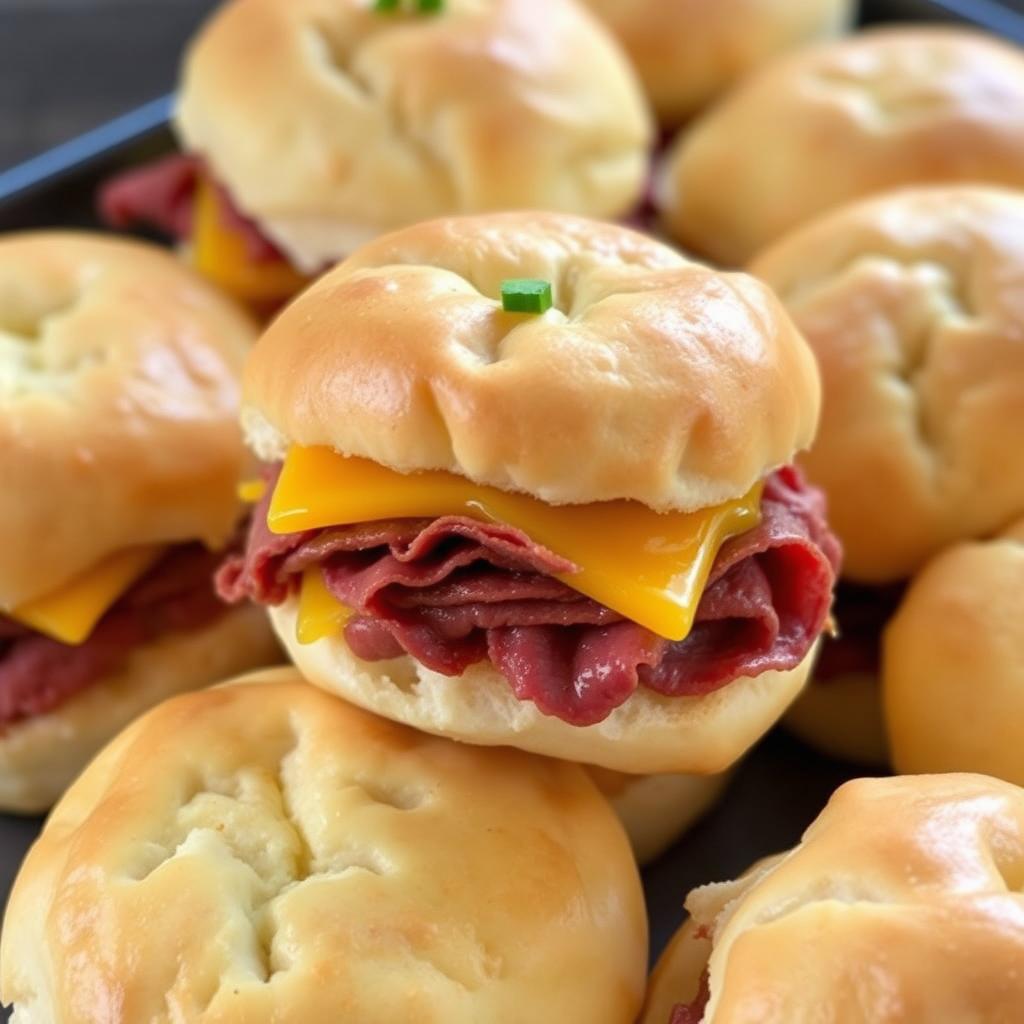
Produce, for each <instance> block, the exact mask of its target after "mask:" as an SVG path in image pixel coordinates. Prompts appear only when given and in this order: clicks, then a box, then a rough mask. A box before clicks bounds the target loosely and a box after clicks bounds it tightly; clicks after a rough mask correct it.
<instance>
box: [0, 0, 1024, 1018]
mask: <svg viewBox="0 0 1024 1024" xmlns="http://www.w3.org/2000/svg"><path fill="white" fill-rule="evenodd" d="M862 10H863V20H864V21H865V22H869V23H871V22H879V21H893V20H928V21H954V22H955V21H959V22H967V23H972V24H975V25H977V26H979V27H982V28H986V29H988V30H990V31H993V32H996V33H999V34H1001V35H1003V36H1006V37H1008V38H1010V39H1013V40H1015V41H1016V42H1018V43H1021V44H1024V0H1016V2H1015V3H1014V4H1012V5H1010V4H1003V3H997V2H994V0H903V2H871V0H865V2H864V3H862ZM172 103H173V97H171V96H165V97H162V98H160V99H157V100H154V101H153V102H151V103H148V104H146V105H145V106H144V107H140V108H139V109H137V110H134V111H132V112H130V113H128V114H126V115H124V116H123V117H119V118H117V119H116V120H114V121H111V122H110V123H108V124H106V125H103V126H102V127H100V128H98V129H96V130H95V131H92V132H89V133H87V134H86V135H83V136H81V137H79V138H77V139H74V140H72V141H71V142H68V143H66V144H64V145H62V146H58V147H57V148H56V149H53V150H50V151H49V152H47V153H44V154H42V155H41V156H39V157H36V158H34V159H32V160H29V161H27V162H26V163H24V164H21V165H19V166H17V167H14V168H12V169H11V170H8V171H5V172H0V231H5V232H6V231H14V230H25V229H30V228H39V227H60V226H64V227H67V226H75V227H88V228H98V227H100V225H99V224H98V223H97V221H96V218H95V214H94V207H93V201H94V196H95V191H96V187H97V185H98V184H99V183H100V182H101V181H102V180H104V179H105V178H107V177H108V176H109V175H110V174H111V173H113V172H114V171H116V170H118V169H121V168H124V167H129V166H132V165H133V164H137V163H139V162H141V161H144V160H147V159H150V158H152V157H154V156H158V155H160V154H163V153H167V152H170V151H171V150H172V149H173V147H174V141H173V138H172V135H171V132H170V130H169V128H168V118H169V115H170V111H171V107H172ZM863 774H865V772H864V771H863V770H862V769H858V768H857V767H856V766H854V765H850V764H844V763H841V762H838V761H833V760H829V759H827V758H824V757H821V756H819V755H818V754H816V753H814V752H813V751H811V750H810V749H809V748H807V747H805V746H804V745H802V744H801V743H799V742H798V741H797V740H795V739H793V738H792V737H790V736H788V735H786V734H785V733H784V732H781V731H779V730H775V731H773V732H772V733H771V734H769V736H768V737H767V738H766V739H765V740H764V741H763V742H762V743H761V744H760V745H759V746H758V747H757V748H756V749H755V750H754V751H753V752H752V753H751V754H750V755H749V756H748V757H747V758H746V760H745V761H744V762H743V763H742V764H741V765H740V766H739V767H738V769H737V770H736V771H735V772H734V774H733V777H732V780H731V782H730V784H729V787H728V789H727V791H726V793H725V796H724V798H723V799H722V800H721V801H720V802H719V804H718V805H717V806H716V808H715V809H714V810H712V811H711V812H710V813H709V814H708V815H707V816H706V817H705V818H704V819H703V820H702V821H701V822H699V823H698V824H697V825H696V826H695V827H694V828H693V829H691V830H690V831H689V832H688V833H687V834H686V835H685V836H684V837H683V839H682V840H681V841H680V842H679V843H677V844H676V846H674V847H673V848H672V849H671V850H669V851H668V852H667V853H666V854H665V855H664V856H663V857H661V858H660V859H659V860H658V861H656V862H655V863H654V864H652V865H650V866H649V867H648V868H647V870H646V871H645V872H644V887H645V891H646V896H647V906H648V911H649V914H650V921H651V956H652V959H653V958H654V957H655V956H656V955H657V954H658V952H659V951H660V950H661V949H662V948H663V946H664V945H665V943H666V942H667V941H668V939H669V938H670V937H671V936H672V934H673V933H674V932H675V930H676V929H677V928H678V926H679V924H680V922H681V921H682V918H683V909H682V901H683V898H684V896H685V895H686V893H687V892H688V891H689V890H690V889H691V888H693V887H694V886H696V885H699V884H701V883H704V882H710V881H717V880H722V879H726V878H732V877H734V876H735V875H737V874H739V873H740V872H741V871H743V870H744V869H745V868H747V867H748V866H749V865H750V864H751V863H752V862H753V861H754V860H756V859H758V858H760V857H762V856H765V855H767V854H770V853H775V852H777V851H779V850H783V849H785V848H787V847H789V846H792V845H793V844H794V843H795V842H797V840H798V839H799V838H800V835H801V833H802V832H803V830H804V829H805V828H806V827H807V825H808V824H810V822H811V821H812V820H813V819H814V818H815V817H816V816H817V814H818V812H819V811H820V810H821V808H822V807H823V806H824V804H825V802H826V801H827V800H828V797H829V795H830V794H831V793H832V791H833V790H834V789H835V788H836V787H837V786H838V785H840V784H841V783H843V782H845V781H846V780H847V779H851V778H854V777H856V776H858V775H863ZM41 823H42V819H38V818H17V817H9V816H3V815H0V896H2V899H3V901H4V902H5V903H6V899H7V893H8V892H9V890H10V886H11V884H12V882H13V880H14V876H15V874H16V872H17V870H18V865H19V864H20V862H21V859H22V857H23V856H24V854H25V851H26V850H27V849H28V847H29V845H30V844H31V842H32V840H33V839H34V837H35V836H36V834H37V833H38V831H39V827H40V825H41ZM6 1019H7V1015H6V1014H5V1013H4V1012H2V1011H0V1021H3V1020H6Z"/></svg>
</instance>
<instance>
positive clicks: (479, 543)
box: [218, 467, 840, 725]
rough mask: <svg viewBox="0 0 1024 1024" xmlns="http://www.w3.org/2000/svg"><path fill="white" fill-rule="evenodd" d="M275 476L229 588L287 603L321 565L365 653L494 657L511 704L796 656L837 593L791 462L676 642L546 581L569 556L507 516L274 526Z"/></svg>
mask: <svg viewBox="0 0 1024 1024" xmlns="http://www.w3.org/2000/svg"><path fill="white" fill-rule="evenodd" d="M277 472H279V469H275V470H274V471H273V472H271V474H270V484H271V487H270V488H268V491H267V495H266V497H265V498H264V501H263V504H262V505H261V506H260V507H259V508H257V510H256V512H255V514H254V516H253V523H252V527H251V531H250V534H249V538H248V543H247V545H246V549H245V552H244V554H243V555H239V556H235V557H232V558H230V559H229V560H228V561H227V562H226V563H225V565H224V566H223V567H222V569H221V572H220V573H219V575H218V586H219V588H220V592H221V594H222V596H223V597H225V599H227V600H230V601H239V600H243V599H245V598H247V597H248V598H252V599H254V600H256V601H259V602H261V603H263V604H280V603H281V602H282V601H284V600H285V599H286V598H287V597H288V596H289V595H290V594H291V593H293V592H294V591H295V589H296V588H297V587H298V584H299V580H300V577H301V574H302V572H303V571H304V570H305V569H306V568H308V567H310V566H319V567H320V569H321V570H322V572H323V576H324V580H325V582H326V584H327V586H328V588H329V589H330V590H331V592H332V593H333V594H334V595H335V596H336V597H337V598H338V600H339V601H341V602H342V603H343V604H344V605H345V606H346V607H348V608H350V609H351V610H352V612H353V617H352V618H351V619H350V620H349V622H348V623H347V625H346V626H345V640H346V642H347V643H348V645H349V647H350V648H351V649H352V651H353V652H354V653H355V654H356V655H358V656H359V657H360V658H363V659H364V660H366V661H379V660H382V659H387V658H394V657H397V656H399V655H401V654H409V655H411V656H412V657H413V658H415V659H416V660H417V661H419V662H421V663H422V664H423V665H426V666H427V667H428V668H430V669H433V670H434V671H436V672H440V673H443V674H444V675H449V676H455V675H459V674H460V673H462V672H463V671H464V670H465V669H466V668H467V667H468V666H470V665H472V664H474V663H476V662H479V661H483V660H485V659H489V660H490V661H491V662H492V663H493V664H494V665H495V666H496V667H497V668H498V669H499V670H500V671H501V673H502V674H503V675H504V676H505V678H506V679H507V680H508V682H509V685H510V686H511V687H512V690H513V692H514V693H515V694H516V696H517V697H519V699H520V700H529V701H533V703H534V704H536V705H537V707H538V708H539V709H540V710H541V711H543V712H544V713H545V714H548V715H554V716H556V717H558V718H561V719H563V720H564V721H567V722H571V723H572V724H574V725H590V724H593V723H596V722H600V721H602V720H603V719H605V718H606V717H607V716H608V715H609V714H610V713H611V712H612V711H613V710H614V709H615V708H617V707H618V706H619V705H621V704H622V703H623V702H624V701H626V700H627V699H628V698H629V696H630V695H631V694H632V693H633V692H634V691H635V690H636V688H637V687H638V686H645V687H647V688H649V689H651V690H654V691H656V692H657V693H661V694H664V695H666V696H670V697H674V696H692V695H700V694H706V693H709V692H711V691H712V690H716V689H718V688H719V687H721V686H724V685H726V684H727V683H729V682H731V681H732V680H734V679H737V678H739V677H741V676H754V675H758V674H760V673H761V672H765V671H768V670H771V669H779V670H785V669H791V668H794V667H795V666H796V665H798V664H799V663H800V662H801V661H802V660H803V659H804V657H805V656H806V655H807V652H808V651H809V650H810V647H811V645H812V644H813V643H814V640H815V639H816V637H817V636H818V635H819V633H820V632H821V629H822V627H823V625H824V623H825V619H826V617H827V616H828V612H829V607H830V604H831V600H832V585H833V582H834V578H835V572H836V569H837V567H838V563H839V557H840V550H839V544H838V542H837V541H836V539H835V537H834V536H833V535H832V534H831V533H830V532H829V530H828V527H827V526H826V524H825V519H824V501H823V498H822V496H821V494H820V492H819V491H817V490H815V489H814V488H812V487H809V486H807V484H806V483H805V482H804V480H803V479H802V477H801V475H800V474H799V472H798V471H797V470H796V469H794V468H791V467H790V468H786V469H782V470H780V471H778V472H777V473H774V474H773V475H772V476H771V477H769V479H768V480H767V482H766V484H765V489H764V496H763V498H762V503H761V523H760V525H759V526H757V527H756V528H755V529H753V530H750V531H748V532H747V533H745V534H743V535H742V536H740V537H736V538H734V539H733V540H731V541H729V542H727V543H726V544H725V545H724V546H723V547H722V549H721V551H720V552H719V554H718V557H717V559H716V560H715V563H714V566H713V568H712V571H711V575H710V578H709V580H708V584H707V587H706V589H705V591H704V595H703V597H702V598H701V601H700V605H699V607H698V609H697V616H696V623H695V625H694V628H693V630H692V631H691V633H690V635H689V636H688V637H687V638H686V639H685V640H682V641H680V642H678V643H673V642H670V641H667V640H664V639H662V638H661V637H659V636H657V635H655V634H654V633H652V632H651V631H650V630H648V629H646V628H644V627H643V626H640V625H638V624H637V623H635V622H632V621H630V620H628V619H625V618H624V617H623V616H622V615H620V614H618V613H617V612H614V611H612V610H611V609H610V608H607V607H605V606H604V605H601V604H599V603H597V602H596V601H593V600H591V599H590V598H588V597H585V596H584V595H582V594H580V593H578V592H577V591H575V590H573V589H572V588H571V587H569V586H568V585H567V584H565V583H563V582H561V581H560V580H558V579H556V578H554V574H555V573H560V574H567V573H572V572H573V571H574V570H575V568H576V567H575V566H574V565H572V563H569V562H567V561H566V560H565V559H563V558H560V557H559V556H558V555H556V554H554V553H553V552H551V551H549V550H547V549H546V548H544V547H543V546H541V545H539V544H536V543H534V542H533V541H531V540H530V538H529V537H528V536H527V535H526V534H524V533H523V532H521V531H520V530H516V529H514V528H512V527H509V526H501V525H496V524H490V523H481V522H477V521H475V520H472V519H468V518H464V517H460V516H445V517H442V518H439V519H433V520H430V519H399V520H392V521H382V522H370V523H360V524H358V525H354V526H345V527H336V528H331V529H323V530H314V531H308V532H305V533H294V534H286V535H275V534H272V533H270V531H269V530H268V529H267V526H266V511H267V505H268V503H269V500H270V493H271V491H272V485H273V482H274V480H275V479H276V474H277Z"/></svg>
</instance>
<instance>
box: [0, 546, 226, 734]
mask: <svg viewBox="0 0 1024 1024" xmlns="http://www.w3.org/2000/svg"><path fill="white" fill-rule="evenodd" d="M221 558H223V555H222V554H218V553H215V552H211V551H208V550H207V549H206V548H205V547H204V546H203V545H202V544H198V543H194V544H181V545H177V546H175V547H171V548H169V549H168V550H167V551H166V553H165V554H164V555H163V556H162V557H161V558H160V559H159V560H158V561H157V562H156V563H155V564H154V565H153V566H152V567H151V568H150V569H149V570H148V571H147V572H146V573H145V574H144V575H142V576H141V577H140V578H139V579H138V580H137V581H136V582H135V583H134V584H133V585H132V586H131V587H129V588H128V590H127V591H125V593H124V594H123V595H122V596H121V597H120V598H119V599H118V600H117V601H116V602H115V603H114V604H113V605H112V606H111V607H110V608H109V609H108V610H107V612H106V613H105V614H104V615H103V616H102V618H101V619H100V620H99V622H98V623H97V624H96V626H95V627H94V628H93V629H92V630H91V631H90V633H89V635H88V636H87V637H86V638H85V639H84V640H83V642H82V643H80V644H68V643H62V642H61V641H60V640H57V639H55V638H53V637H50V636H47V635H46V634H44V633H42V632H39V631H37V630H35V629H33V628H31V627H30V626H27V625H25V624H24V623H22V622H18V621H17V620H15V619H13V618H9V617H6V616H3V615H0V726H6V725H10V724H13V723H15V722H18V721H22V720H24V719H27V718H31V717H34V716H36V715H42V714H45V713H46V712H48V711H52V710H53V709H54V708H56V707H58V706H59V705H61V704H63V703H64V702H65V701H66V700H68V699H69V698H71V697H73V696H75V694H77V693H80V692H81V691H82V690H84V689H86V688H87V687H88V686H90V685H91V684H92V683H94V682H97V681H98V680H100V679H102V678H105V677H107V676H109V675H110V674H111V673H113V672H116V671H117V669H118V668H119V667H120V666H121V665H122V664H123V663H124V661H125V660H126V659H127V658H128V656H129V655H130V654H131V653H132V651H133V650H135V649H137V648H139V647H141V646H143V645H145V644H149V643H152V642H153V641H155V640H157V639H159V638H160V637H161V636H163V635H165V634H168V633H177V632H184V631H188V630H193V629H200V628H202V627H203V626H206V625H209V624H211V623H212V622H213V621H215V620H216V619H217V618H219V617H220V616H221V615H223V614H224V612H225V611H226V610H227V609H226V606H225V605H224V603H223V602H222V601H220V599H219V598H218V597H217V595H216V593H215V591H214V588H213V586H212V584H211V580H212V576H213V571H214V568H215V566H216V564H217V562H218V561H219V560H220V559H221Z"/></svg>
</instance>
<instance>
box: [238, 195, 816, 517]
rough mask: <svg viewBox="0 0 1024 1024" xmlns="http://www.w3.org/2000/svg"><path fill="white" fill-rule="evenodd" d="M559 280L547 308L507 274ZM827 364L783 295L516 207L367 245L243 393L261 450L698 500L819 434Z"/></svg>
mask: <svg viewBox="0 0 1024 1024" xmlns="http://www.w3.org/2000/svg"><path fill="white" fill-rule="evenodd" d="M514 278H528V279H537V280H542V281H544V282H547V283H548V284H550V285H551V289H552V294H553V301H554V305H553V307H552V308H551V309H549V310H547V312H545V313H543V314H542V315H536V316H535V315H524V314H521V313H508V312H504V311H503V309H502V301H501V289H502V282H503V281H506V280H508V279H514ZM818 386H819V385H818V378H817V372H816V370H815V367H814V361H813V358H812V356H811V353H810V350H809V349H808V347H807V345H806V343H805V342H804V340H803V339H802V338H801V337H800V335H799V333H798V332H797V331H796V329H795V328H794V327H793V325H792V323H791V321H790V319H789V317H788V315H787V314H786V312H785V311H784V309H783V308H782V306H781V304H780V303H779V302H778V300H777V299H776V298H775V296H774V295H773V294H772V293H771V291H770V290H769V289H768V288H766V287H765V286H764V285H762V284H761V283H760V282H758V281H755V280H754V279H753V278H750V277H747V276H745V275H743V274H720V273H717V272H715V271H713V270H710V269H708V268H706V267H704V266H701V265H699V264H697V263H692V262H690V261H688V260H686V259H684V258H683V257H682V256H680V255H678V254H677V253H675V252H673V251H672V250H671V249H669V248H668V247H666V246H664V245H661V244H659V243H657V242H655V241H653V240H651V239H649V238H646V237H645V236H643V235H640V234H637V233H635V232H633V231H629V230H626V229H625V228H621V227H617V226H615V225H611V224H601V223H597V222H595V221H589V220H584V219H582V218H579V217H571V216H567V215H563V214H552V213H509V214H491V215H483V216H477V217H462V218H449V219H444V220H437V221H431V222H428V223H426V224H420V225H417V226H415V227H412V228H408V229H406V230H404V231H400V232H396V233H394V234H392V235H389V236H386V237H384V238H381V239H378V240H377V241H375V242H371V243H369V244H368V245H366V246H364V247H363V248H362V249H360V250H358V251H357V252H356V253H355V254H353V256H351V257H350V258H349V259H348V260H346V261H345V262H344V263H342V264H341V265H340V266H338V267H337V268H335V269H334V270H333V271H332V272H330V273H328V274H327V275H325V276H324V277H323V278H321V279H320V280H319V281H318V282H317V283H316V284H315V285H314V286H313V287H312V288H311V289H309V290H308V291H307V292H305V293H304V294H303V295H302V296H301V297H300V298H299V299H298V300H297V301H295V302H294V303H293V304H292V305H291V306H290V307H289V308H288V309H287V310H285V311H284V313H282V314H281V315H280V316H279V317H278V319H277V320H276V321H275V322H274V323H273V324H272V325H271V326H270V328H269V329H268V330H267V332H266V333H265V334H264V335H263V337H262V338H261V339H260V341H259V342H258V343H257V345H256V348H255V349H254V350H253V355H252V358H251V359H250V360H249V363H248V364H247V367H246V374H245V381H244V386H243V406H244V408H243V417H244V420H245V424H246V427H247V431H248V434H249V437H250V440H251V441H252V442H253V444H254V446H255V447H256V449H257V451H258V453H259V454H260V455H261V456H262V457H263V458H264V459H267V460H274V459H278V458H281V456H282V455H283V454H284V449H285V447H286V446H287V445H288V444H290V443H296V444H299V445H307V446H309V445H325V446H328V447H330V448H333V449H335V450H336V451H338V452H340V453H342V454H344V455H355V456H362V457H365V458H368V459H372V460H374V461H375V462H378V463H381V464H383V465H385V466H388V467H390V468H392V469H396V470H399V471H400V472H406V473H407V472H414V471H416V470H425V469H443V470H448V471H450V472H453V473H458V474H460V475H461V476H464V477H466V478H468V479H469V480H472V481H474V482H475V483H480V484H489V485H492V486H495V487H499V488H503V489H505V490H510V491H522V492H525V493H528V494H532V495H534V496H536V497H539V498H541V499H542V500H544V501H547V502H549V503H551V504H577V503H584V502H593V501H604V500H610V499H616V498H629V499H634V500H636V501H640V502H643V503H644V504H646V505H648V506H650V507H652V508H656V509H658V510H667V509H683V510H690V509H697V508H705V507H708V506H710V505H715V504H719V503H721V502H724V501H727V500H729V499H732V498H736V497H739V496H741V495H744V494H746V493H747V492H748V491H749V490H750V488H751V487H752V486H753V485H754V484H755V483H756V482H757V481H758V480H760V479H762V478H763V477H764V476H765V475H766V474H768V473H769V472H771V471H772V470H773V469H775V468H776V467H778V466H781V465H785V464H787V463H789V462H790V461H791V460H792V457H793V454H794V452H796V451H797V450H799V449H801V448H805V447H806V446H807V445H808V444H809V443H810V442H811V440H812V438H813V434H814V428H815V424H816V421H817V414H818Z"/></svg>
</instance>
